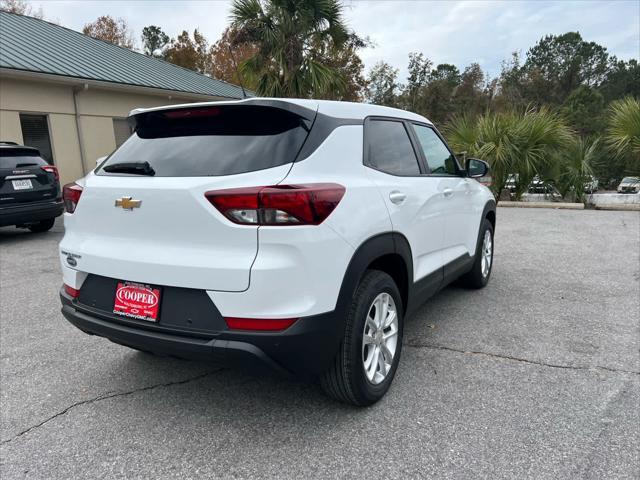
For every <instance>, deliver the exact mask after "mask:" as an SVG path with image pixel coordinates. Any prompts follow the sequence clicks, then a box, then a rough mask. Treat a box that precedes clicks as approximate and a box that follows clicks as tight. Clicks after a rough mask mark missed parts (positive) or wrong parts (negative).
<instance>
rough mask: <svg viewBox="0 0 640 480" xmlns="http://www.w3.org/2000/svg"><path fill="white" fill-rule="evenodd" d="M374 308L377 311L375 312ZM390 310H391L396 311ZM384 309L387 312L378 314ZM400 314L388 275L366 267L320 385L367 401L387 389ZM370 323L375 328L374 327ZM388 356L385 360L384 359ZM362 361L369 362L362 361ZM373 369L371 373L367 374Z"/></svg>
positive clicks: (356, 401) (341, 396)
mask: <svg viewBox="0 0 640 480" xmlns="http://www.w3.org/2000/svg"><path fill="white" fill-rule="evenodd" d="M385 305H386V309H385ZM379 306H381V307H382V308H378V307H379ZM376 312H380V317H377V316H376ZM391 312H395V317H394V316H393V315H392V314H391ZM383 315H386V316H385V317H384V318H383ZM377 318H380V321H378V320H377ZM394 318H395V320H394ZM403 320H404V312H403V306H402V300H401V297H400V292H399V290H398V287H397V286H396V284H395V282H394V281H393V279H392V278H391V277H390V276H389V275H388V274H386V273H384V272H381V271H378V270H368V271H367V272H365V274H364V276H363V278H362V280H361V281H360V283H359V285H358V287H357V289H356V292H355V294H354V296H353V300H352V302H351V305H350V307H349V310H348V313H347V317H346V322H345V332H344V337H343V339H342V341H341V343H340V348H339V349H338V352H337V354H336V356H335V358H334V360H333V364H332V365H331V367H330V368H329V369H328V370H327V371H326V372H325V373H324V374H323V375H322V377H321V379H320V383H321V385H322V388H323V389H324V391H325V392H326V393H327V394H328V395H329V396H331V397H333V398H335V399H336V400H339V401H341V402H344V403H350V404H352V405H357V406H366V405H371V404H373V403H375V402H377V401H378V400H380V399H381V398H382V397H383V396H384V394H385V393H386V392H387V390H388V389H389V387H390V385H391V382H392V381H393V377H394V375H395V372H396V369H397V367H398V362H399V360H400V353H401V350H402V331H403ZM387 322H388V325H387V326H385V325H386V324H387ZM375 323H377V325H376V327H377V328H374V324H375ZM394 331H395V333H394ZM374 332H375V333H374ZM365 336H366V338H367V341H366V343H365ZM394 338H395V342H393V340H392V339H394ZM383 344H384V345H383ZM376 351H377V352H378V353H377V356H376ZM389 356H390V357H391V358H389ZM380 357H382V360H381V362H382V365H381V364H380ZM374 359H376V364H375V365H374ZM389 359H390V360H391V362H390V363H388V362H387V361H386V360H389ZM367 361H369V362H368V365H369V368H367V367H366V365H367ZM372 371H373V377H372V378H370V377H371V372H372Z"/></svg>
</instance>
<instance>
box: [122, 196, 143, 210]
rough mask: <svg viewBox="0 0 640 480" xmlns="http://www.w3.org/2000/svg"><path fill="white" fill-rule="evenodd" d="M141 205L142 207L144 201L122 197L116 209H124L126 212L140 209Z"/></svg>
mask: <svg viewBox="0 0 640 480" xmlns="http://www.w3.org/2000/svg"><path fill="white" fill-rule="evenodd" d="M140 205H142V200H133V199H132V198H131V197H122V198H118V199H117V200H116V207H122V208H124V209H125V210H133V209H134V208H140Z"/></svg>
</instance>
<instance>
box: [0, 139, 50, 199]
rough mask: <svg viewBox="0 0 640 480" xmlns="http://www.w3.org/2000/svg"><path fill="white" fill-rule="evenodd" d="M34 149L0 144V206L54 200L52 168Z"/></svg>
mask: <svg viewBox="0 0 640 480" xmlns="http://www.w3.org/2000/svg"><path fill="white" fill-rule="evenodd" d="M48 165H49V164H48V163H47V162H46V161H45V160H43V159H42V158H40V156H39V153H38V151H37V150H34V149H31V148H21V147H15V148H14V147H6V146H2V147H0V208H2V207H8V206H18V205H21V204H26V203H31V202H39V201H48V200H49V201H50V200H55V199H56V198H57V197H59V195H60V191H59V185H58V182H57V180H56V176H55V174H54V173H53V171H47V170H45V169H44V168H43V167H47V166H48Z"/></svg>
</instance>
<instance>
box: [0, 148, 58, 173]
mask: <svg viewBox="0 0 640 480" xmlns="http://www.w3.org/2000/svg"><path fill="white" fill-rule="evenodd" d="M8 153H9V152H0V168H11V169H15V168H22V167H36V166H40V165H47V162H46V161H44V160H43V159H42V158H40V157H37V156H34V155H33V154H31V155H25V154H20V155H11V156H9V155H8Z"/></svg>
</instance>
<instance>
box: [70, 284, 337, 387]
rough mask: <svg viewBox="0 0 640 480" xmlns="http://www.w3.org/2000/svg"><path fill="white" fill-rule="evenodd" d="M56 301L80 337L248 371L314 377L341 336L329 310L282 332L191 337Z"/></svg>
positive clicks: (184, 333)
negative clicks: (79, 331)
mask: <svg viewBox="0 0 640 480" xmlns="http://www.w3.org/2000/svg"><path fill="white" fill-rule="evenodd" d="M60 299H61V301H62V314H63V315H64V317H65V318H66V319H67V320H68V321H69V322H70V323H71V324H73V325H75V326H76V327H77V328H79V329H80V330H82V331H83V332H85V333H88V334H91V335H98V336H101V337H105V338H108V339H109V340H111V341H113V342H115V343H118V344H121V345H125V346H128V347H133V348H137V349H140V350H146V351H150V352H154V353H159V354H164V355H171V356H175V357H180V358H186V359H193V360H200V361H209V362H213V363H216V364H221V365H226V366H231V367H240V368H242V369H244V370H248V371H251V372H260V371H265V370H267V371H271V372H275V373H279V374H283V375H287V376H289V375H294V376H302V377H313V376H317V375H319V374H320V373H322V372H323V371H324V370H326V369H327V368H328V367H329V365H330V363H331V361H332V359H333V358H334V356H335V353H336V351H337V349H338V345H339V343H340V338H342V328H343V327H342V321H341V319H340V318H339V316H338V315H336V314H335V313H334V312H329V313H325V314H321V315H315V316H312V317H305V318H301V319H299V320H298V321H297V322H296V323H295V324H294V325H293V326H291V327H290V328H288V329H287V330H284V331H282V332H268V333H266V332H240V331H230V330H222V331H220V332H217V333H215V334H209V335H196V334H193V333H189V332H180V331H175V330H174V331H171V332H170V331H167V329H161V328H159V327H158V326H157V325H154V324H148V323H146V322H144V321H123V319H122V318H120V317H117V316H111V315H106V314H104V313H102V312H95V311H91V309H88V308H86V307H85V306H84V305H81V304H79V303H77V301H76V300H74V299H72V298H71V297H70V296H69V295H67V294H66V293H65V292H64V289H62V290H61V291H60Z"/></svg>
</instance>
